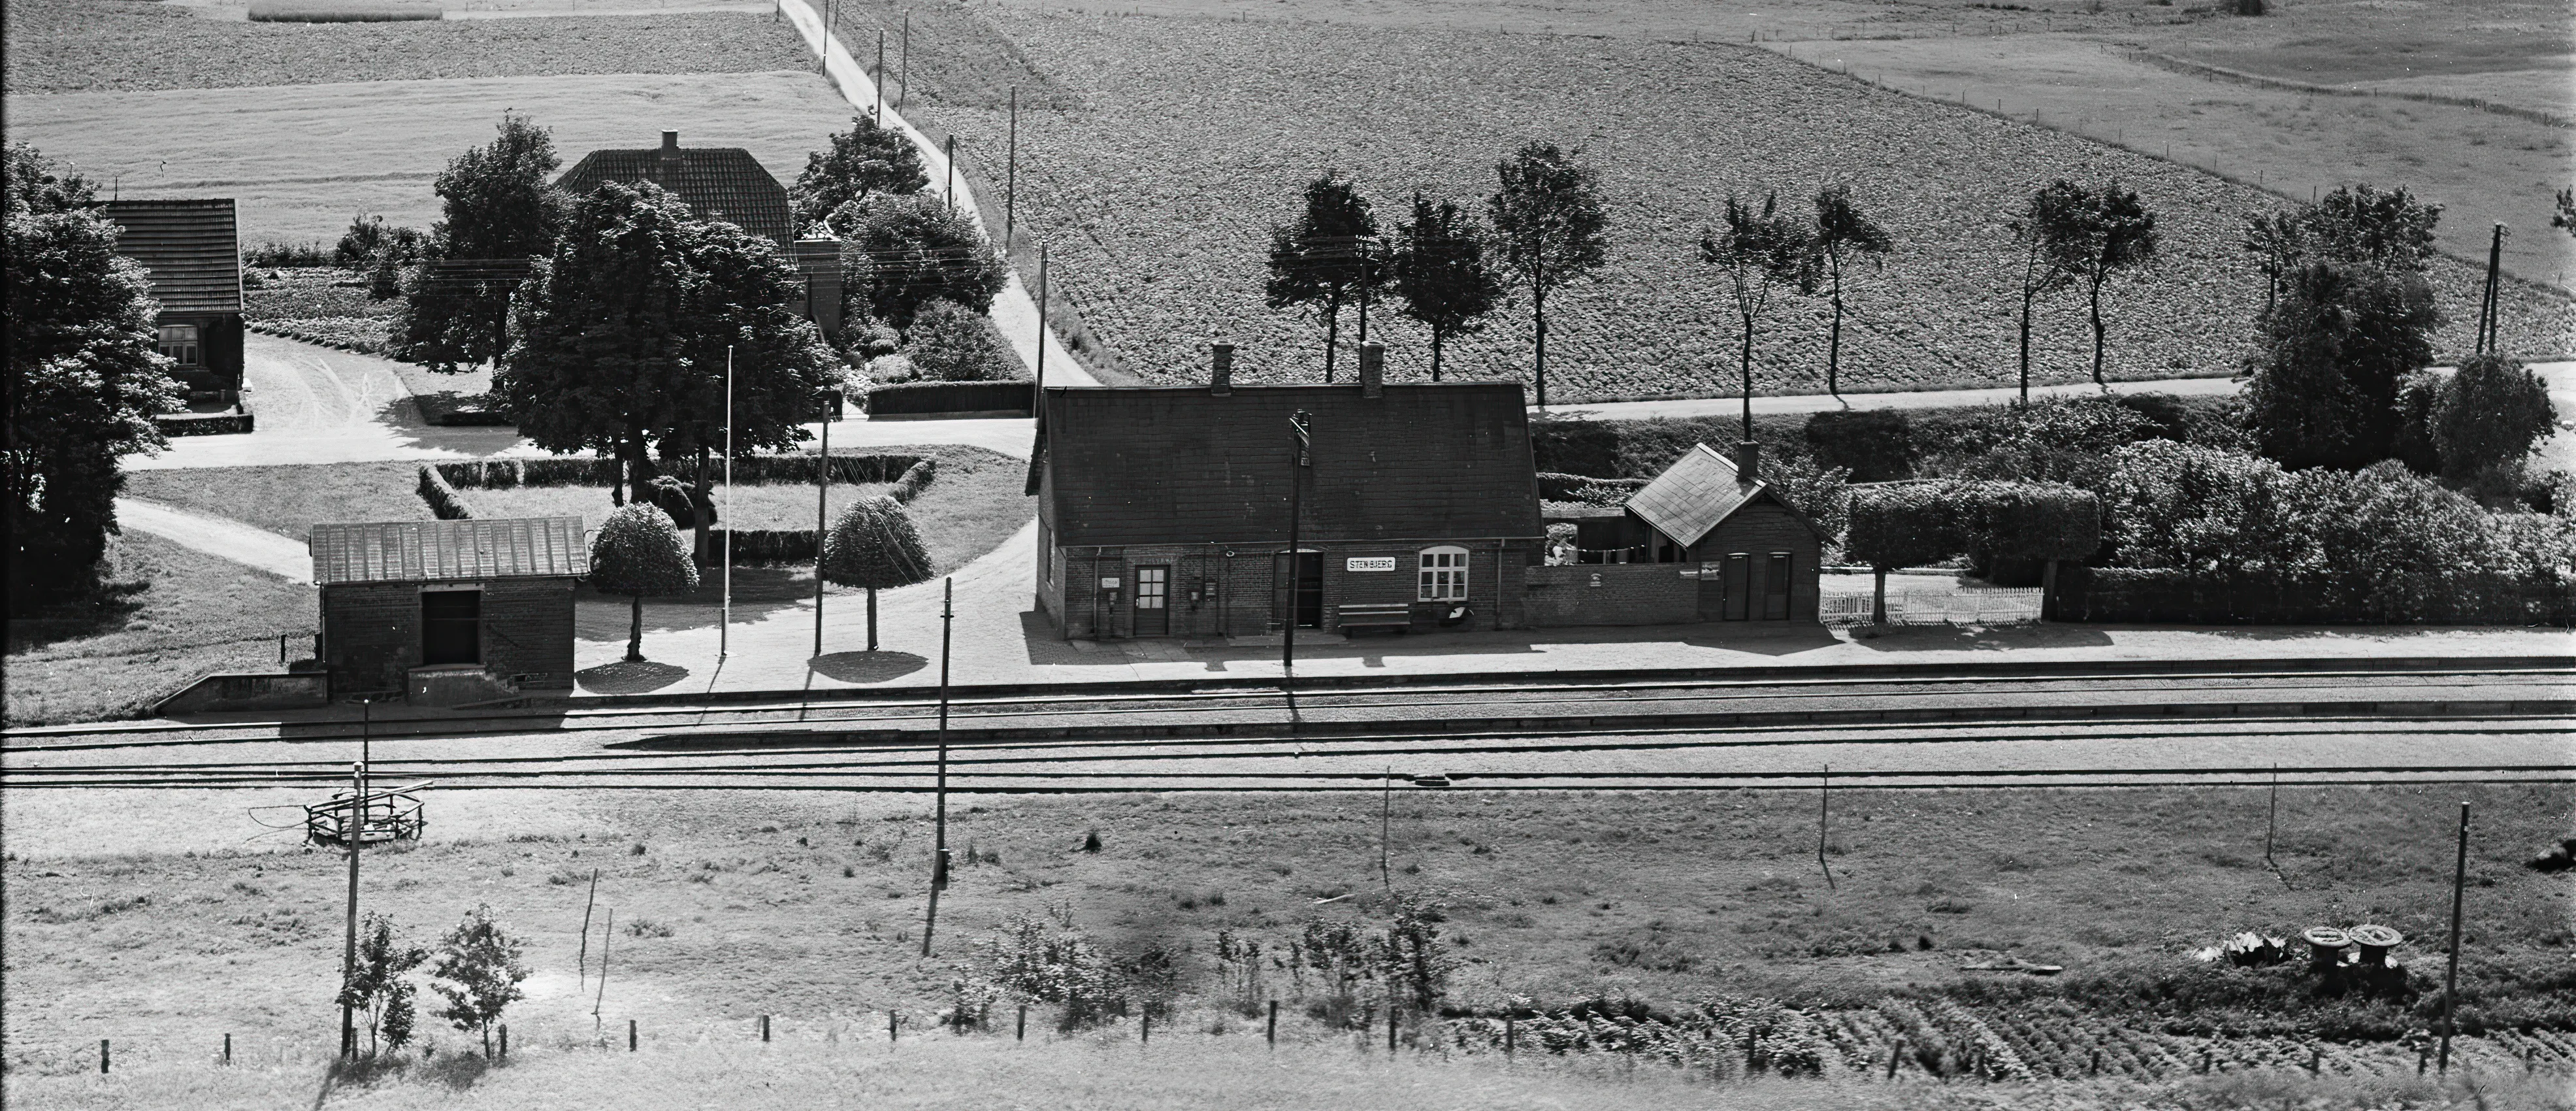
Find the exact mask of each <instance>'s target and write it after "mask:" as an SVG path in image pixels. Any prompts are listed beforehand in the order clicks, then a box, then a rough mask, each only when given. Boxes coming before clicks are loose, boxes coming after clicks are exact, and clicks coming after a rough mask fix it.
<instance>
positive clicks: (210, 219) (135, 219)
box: [99, 198, 242, 313]
mask: <svg viewBox="0 0 2576 1111" xmlns="http://www.w3.org/2000/svg"><path fill="white" fill-rule="evenodd" d="M99 208H100V210H101V212H100V215H102V216H104V217H105V218H106V219H107V220H108V222H109V223H113V224H117V225H119V226H121V227H123V228H124V229H125V230H124V231H123V232H121V233H119V234H118V235H117V237H116V253H118V254H121V255H124V256H125V257H127V258H130V259H133V260H134V261H135V262H137V263H139V264H141V265H142V267H143V268H144V269H145V270H148V271H150V272H151V274H150V277H149V279H148V280H149V282H150V284H151V289H152V296H153V298H154V299H155V300H158V301H160V302H161V311H163V312H171V313H203V312H235V313H237V312H240V311H242V284H241V233H240V231H239V229H238V228H237V226H236V225H235V223H234V219H233V202H232V201H231V199H229V198H226V199H221V200H169V201H144V200H136V201H126V200H115V201H107V202H104V203H102V204H100V205H99Z"/></svg>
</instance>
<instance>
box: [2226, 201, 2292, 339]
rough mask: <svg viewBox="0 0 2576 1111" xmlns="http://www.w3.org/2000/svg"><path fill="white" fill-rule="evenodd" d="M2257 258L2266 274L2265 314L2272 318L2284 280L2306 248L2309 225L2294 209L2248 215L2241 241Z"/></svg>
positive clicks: (2265, 317)
mask: <svg viewBox="0 0 2576 1111" xmlns="http://www.w3.org/2000/svg"><path fill="white" fill-rule="evenodd" d="M2238 245H2239V246H2241V247H2243V248H2244V249H2245V251H2246V253H2247V254H2250V255H2253V256H2254V257H2255V259H2256V260H2257V261H2256V263H2255V266H2256V268H2257V269H2259V270H2261V271H2262V274H2263V316H2262V318H2261V319H2269V318H2270V317H2271V315H2272V310H2273V309H2274V308H2275V307H2277V306H2278V305H2279V304H2280V303H2281V282H2282V281H2283V280H2284V279H2286V278H2287V277H2289V274H2290V271H2291V270H2293V269H2296V268H2297V266H2298V260H2299V256H2301V255H2302V254H2305V253H2306V251H2307V225H2306V224H2303V223H2301V222H2300V220H2299V218H2298V215H2297V214H2296V213H2294V212H2272V213H2267V214H2265V215H2261V216H2249V217H2246V219H2245V238H2244V239H2242V240H2240V241H2239V242H2238Z"/></svg>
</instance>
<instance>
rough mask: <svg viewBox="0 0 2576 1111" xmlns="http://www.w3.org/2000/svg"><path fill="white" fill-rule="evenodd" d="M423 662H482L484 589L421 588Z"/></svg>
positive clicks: (421, 653) (421, 656) (421, 654)
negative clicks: (422, 589)
mask: <svg viewBox="0 0 2576 1111" xmlns="http://www.w3.org/2000/svg"><path fill="white" fill-rule="evenodd" d="M420 662H422V663H424V664H479V663H482V662H483V592H482V591H480V590H424V591H421V592H420Z"/></svg>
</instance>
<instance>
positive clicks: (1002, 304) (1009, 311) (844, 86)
mask: <svg viewBox="0 0 2576 1111" xmlns="http://www.w3.org/2000/svg"><path fill="white" fill-rule="evenodd" d="M778 4H779V8H780V10H782V11H784V12H786V13H787V18H788V20H789V21H790V22H792V23H794V24H796V32H797V33H798V34H800V35H803V36H805V43H806V45H807V46H808V47H811V48H813V49H814V50H815V51H816V52H817V53H819V54H821V55H822V56H823V58H824V63H823V65H824V72H826V73H827V74H829V75H830V76H831V78H832V83H833V85H834V86H836V87H837V88H839V89H840V90H841V96H842V97H843V98H845V99H847V100H848V101H849V102H850V107H852V108H856V109H858V110H860V111H862V112H866V111H873V110H875V108H876V106H877V87H876V83H875V82H872V81H870V80H868V73H867V69H866V67H864V66H861V65H860V64H859V61H858V59H857V58H855V57H852V56H851V54H850V51H849V49H848V48H847V47H844V46H842V45H841V40H840V39H838V38H833V37H830V36H828V35H826V34H824V32H823V19H822V17H821V16H818V15H816V14H814V9H812V8H810V7H807V6H806V4H805V0H778ZM885 119H886V122H887V124H888V125H890V126H892V127H894V128H896V129H897V130H900V131H901V132H903V134H904V136H905V137H906V138H909V139H911V140H912V145H913V146H914V147H916V148H918V149H919V150H920V151H921V168H922V170H923V172H924V173H927V174H928V175H930V179H931V181H932V182H934V183H936V184H938V186H939V187H941V188H945V187H946V182H947V180H948V157H947V155H945V154H943V153H941V151H940V149H939V145H938V144H937V143H933V142H931V141H930V136H928V135H925V134H923V133H922V132H921V130H920V129H919V128H916V127H914V126H912V124H911V123H910V122H908V121H906V120H905V119H904V118H903V117H902V116H901V115H899V114H897V113H896V112H895V110H894V109H892V108H888V109H886V110H885ZM956 189H957V207H958V209H959V210H961V211H963V212H965V213H966V214H967V215H969V216H973V215H976V213H977V211H978V210H977V209H976V207H975V191H974V190H973V189H972V188H970V187H969V186H968V185H967V183H966V179H965V178H963V177H959V178H957V179H956ZM976 226H977V227H979V228H980V227H982V226H983V225H982V222H981V220H980V219H979V220H978V221H977V224H976ZM1004 273H1005V274H1006V275H1007V277H1006V278H1005V279H1004V283H1003V285H1002V292H1001V294H1000V295H998V296H996V297H994V298H993V307H992V310H991V311H990V312H988V313H987V314H986V315H988V316H990V317H991V318H992V320H993V326H994V327H996V328H999V329H1001V331H1002V334H1003V335H1004V336H1006V337H1009V339H1010V341H1011V350H1013V351H1016V352H1018V353H1019V356H1020V362H1021V364H1022V365H1025V366H1028V367H1029V368H1031V372H1032V373H1035V369H1036V367H1037V364H1038V357H1039V356H1038V344H1039V343H1040V339H1039V337H1038V332H1039V330H1040V329H1039V328H1038V306H1037V302H1036V301H1035V300H1033V299H1031V298H1030V296H1029V290H1028V287H1027V286H1025V285H1023V284H1021V282H1020V275H1019V271H1018V269H1017V268H1016V267H1014V268H1009V269H1006V270H1005V271H1004ZM1043 342H1044V343H1045V344H1046V383H1047V384H1049V385H1056V386H1097V385H1099V384H1100V382H1099V380H1098V379H1095V378H1093V377H1092V376H1091V374H1090V372H1089V371H1086V370H1084V369H1083V368H1082V364H1081V363H1079V362H1076V361H1074V358H1073V353H1072V352H1070V351H1067V350H1065V347H1064V344H1063V343H1062V342H1061V341H1059V340H1057V339H1056V337H1055V333H1053V332H1052V331H1050V332H1048V333H1047V334H1046V336H1045V339H1044V341H1043ZM1015 454H1018V453H1015Z"/></svg>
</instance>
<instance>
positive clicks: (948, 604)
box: [921, 577, 957, 957]
mask: <svg viewBox="0 0 2576 1111" xmlns="http://www.w3.org/2000/svg"><path fill="white" fill-rule="evenodd" d="M956 600H957V580H956V579H955V578H954V577H951V578H948V579H946V580H944V581H943V583H942V585H941V586H940V593H939V783H938V787H937V793H936V796H935V797H936V799H937V801H936V802H935V803H934V804H933V805H934V806H935V807H936V809H935V810H934V811H933V825H932V827H931V828H932V843H931V852H930V916H929V917H928V918H927V919H925V920H923V922H922V924H921V955H922V956H925V957H927V956H929V955H930V935H931V932H932V931H934V930H937V929H938V928H939V893H940V892H941V891H942V890H944V889H946V888H947V886H948V643H949V640H950V633H951V632H952V631H953V630H954V629H955V628H956V626H957V608H956V604H955V603H956Z"/></svg>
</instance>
